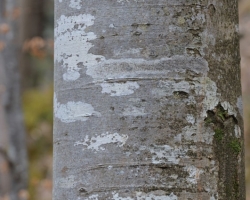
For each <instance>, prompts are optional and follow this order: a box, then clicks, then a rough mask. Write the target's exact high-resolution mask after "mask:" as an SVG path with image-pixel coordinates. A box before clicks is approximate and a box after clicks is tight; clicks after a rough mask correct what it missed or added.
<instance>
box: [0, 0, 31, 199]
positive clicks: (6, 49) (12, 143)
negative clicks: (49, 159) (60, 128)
mask: <svg viewBox="0 0 250 200" xmlns="http://www.w3.org/2000/svg"><path fill="white" fill-rule="evenodd" d="M0 7H1V8H0V199H11V200H24V199H26V197H27V155H26V140H25V132H24V124H23V118H22V112H21V105H20V102H21V101H20V90H19V87H20V85H19V69H18V49H19V46H18V27H17V26H18V18H19V9H18V2H17V1H15V0H8V1H7V0H0Z"/></svg>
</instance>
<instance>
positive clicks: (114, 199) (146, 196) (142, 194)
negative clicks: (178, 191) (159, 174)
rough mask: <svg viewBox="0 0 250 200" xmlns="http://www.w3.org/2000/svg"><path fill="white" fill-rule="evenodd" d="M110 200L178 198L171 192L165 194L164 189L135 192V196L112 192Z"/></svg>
mask: <svg viewBox="0 0 250 200" xmlns="http://www.w3.org/2000/svg"><path fill="white" fill-rule="evenodd" d="M112 195H113V196H112V198H111V199H112V200H118V199H119V200H134V199H137V200H178V197H177V196H176V195H174V194H173V193H171V194H170V195H166V194H165V192H164V191H161V190H158V191H154V192H150V193H145V192H136V194H135V197H133V198H132V197H122V196H121V195H120V194H119V193H116V192H112Z"/></svg>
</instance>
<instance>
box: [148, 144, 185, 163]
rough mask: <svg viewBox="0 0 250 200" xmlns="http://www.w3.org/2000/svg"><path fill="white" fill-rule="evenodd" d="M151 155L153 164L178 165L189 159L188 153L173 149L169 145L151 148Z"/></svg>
mask: <svg viewBox="0 0 250 200" xmlns="http://www.w3.org/2000/svg"><path fill="white" fill-rule="evenodd" d="M149 151H150V153H151V154H152V163H153V164H161V163H173V164H178V163H179V162H180V159H181V158H188V156H186V151H185V150H183V149H181V147H180V148H173V147H171V146H169V145H155V146H154V147H150V149H149Z"/></svg>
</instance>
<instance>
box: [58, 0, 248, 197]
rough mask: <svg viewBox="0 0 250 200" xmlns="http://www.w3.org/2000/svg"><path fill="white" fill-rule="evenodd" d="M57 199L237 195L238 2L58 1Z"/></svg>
mask: <svg viewBox="0 0 250 200" xmlns="http://www.w3.org/2000/svg"><path fill="white" fill-rule="evenodd" d="M55 2H56V3H55V4H56V9H55V15H56V16H55V96H54V116H55V118H54V119H55V120H54V192H53V196H54V200H61V199H67V200H71V199H72V200H76V199H77V200H108V199H110V200H111V199H112V200H113V199H114V200H134V199H137V200H149V199H155V200H177V199H178V200H187V199H198V200H201V199H202V200H215V199H220V200H228V199H230V200H231V199H232V200H243V199H245V186H244V158H243V156H244V144H243V121H242V98H241V86H240V66H239V60H240V57H239V41H238V17H237V15H238V12H237V1H236V0H230V1H229V0H221V1H214V0H204V1H199V0H189V1H186V0H179V1H176V0H112V1H110V0H103V1H99V0H71V1H65V0H59V1H55Z"/></svg>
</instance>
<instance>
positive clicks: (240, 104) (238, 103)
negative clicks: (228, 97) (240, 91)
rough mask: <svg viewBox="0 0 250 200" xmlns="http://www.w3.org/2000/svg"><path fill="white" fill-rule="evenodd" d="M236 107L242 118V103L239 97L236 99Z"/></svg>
mask: <svg viewBox="0 0 250 200" xmlns="http://www.w3.org/2000/svg"><path fill="white" fill-rule="evenodd" d="M237 107H238V110H239V113H240V115H241V117H243V101H242V97H241V96H240V97H238V98H237Z"/></svg>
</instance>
